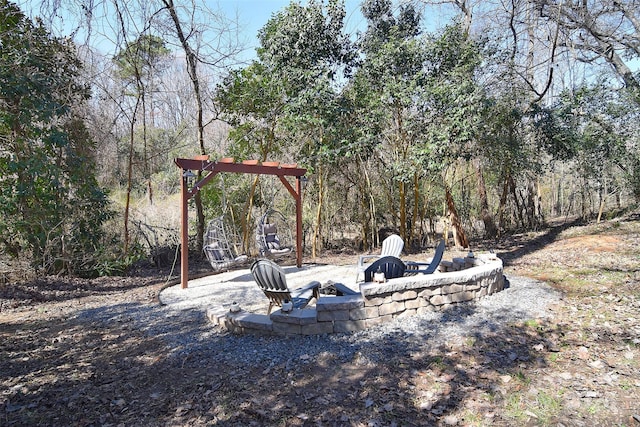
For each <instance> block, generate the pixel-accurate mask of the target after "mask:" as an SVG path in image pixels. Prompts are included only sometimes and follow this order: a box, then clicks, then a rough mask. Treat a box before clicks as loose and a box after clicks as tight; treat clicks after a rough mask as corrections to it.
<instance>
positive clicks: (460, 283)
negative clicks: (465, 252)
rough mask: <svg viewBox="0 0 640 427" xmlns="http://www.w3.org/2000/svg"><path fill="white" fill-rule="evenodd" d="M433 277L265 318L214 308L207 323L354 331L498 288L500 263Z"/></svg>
mask: <svg viewBox="0 0 640 427" xmlns="http://www.w3.org/2000/svg"><path fill="white" fill-rule="evenodd" d="M439 270H440V271H439V272H438V273H435V274H431V275H424V274H416V275H413V276H406V277H401V278H397V279H392V280H389V281H387V282H385V283H364V284H362V285H361V286H360V294H357V295H348V296H322V297H321V298H320V299H318V301H317V302H316V306H315V307H308V308H304V309H294V310H293V311H291V312H289V313H284V312H282V311H281V310H277V311H275V312H274V313H272V314H271V315H269V316H267V315H261V314H255V313H248V312H244V311H240V312H238V313H231V312H229V311H228V310H226V309H224V308H222V307H217V308H213V309H210V310H208V312H207V315H208V317H209V319H210V320H211V321H212V322H214V323H217V324H219V325H221V326H223V327H225V328H227V329H228V330H230V331H232V332H235V333H254V334H274V335H291V334H298V335H300V334H301V335H317V334H330V333H344V332H355V331H359V330H362V329H366V328H370V327H374V326H376V325H379V324H381V323H384V322H388V321H391V320H393V319H394V318H396V317H400V316H410V315H416V314H418V315H419V314H423V313H426V312H430V311H440V310H446V309H447V308H449V307H452V306H454V305H457V304H464V303H467V302H469V301H473V300H477V299H480V298H483V297H485V296H487V295H491V294H494V293H496V292H499V291H501V290H502V289H504V283H505V279H504V275H503V266H502V261H501V260H500V259H499V258H497V257H495V256H492V255H490V254H488V255H484V256H478V257H467V258H454V259H453V260H452V261H451V262H447V261H443V262H442V263H440V266H439Z"/></svg>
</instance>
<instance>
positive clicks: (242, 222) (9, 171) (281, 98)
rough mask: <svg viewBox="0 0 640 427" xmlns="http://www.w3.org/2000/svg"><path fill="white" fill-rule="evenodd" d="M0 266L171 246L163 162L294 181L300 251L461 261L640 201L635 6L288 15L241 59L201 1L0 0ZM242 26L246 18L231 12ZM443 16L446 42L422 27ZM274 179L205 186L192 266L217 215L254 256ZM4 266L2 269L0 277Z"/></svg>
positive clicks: (607, 3) (72, 261)
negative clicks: (285, 166) (562, 222)
mask: <svg viewBox="0 0 640 427" xmlns="http://www.w3.org/2000/svg"><path fill="white" fill-rule="evenodd" d="M0 6H1V9H2V12H1V14H0V211H1V215H0V259H2V261H0V263H1V264H2V267H3V269H5V270H6V269H8V268H9V267H8V266H10V265H13V264H12V263H15V262H17V261H20V262H23V263H24V262H25V261H26V262H28V264H29V269H31V270H32V271H35V272H38V273H56V274H58V273H69V274H79V275H95V274H112V273H116V272H121V271H124V270H125V269H126V268H127V267H128V266H129V265H131V264H132V263H133V262H135V261H136V260H138V259H140V258H146V257H156V259H159V258H158V257H159V256H160V254H161V252H162V250H163V249H169V250H172V249H175V248H176V246H177V242H178V227H179V197H178V192H179V185H180V173H181V171H179V170H178V169H177V168H176V166H175V165H174V163H173V159H174V158H176V157H192V156H194V155H199V154H208V155H210V156H211V158H212V159H216V158H219V157H234V158H235V159H236V161H241V160H244V159H257V160H260V161H267V160H269V161H280V162H283V163H297V164H298V166H300V167H305V168H307V169H308V174H307V175H308V177H309V182H308V185H307V186H306V188H305V190H304V234H305V236H304V242H305V248H306V250H308V251H310V252H311V254H312V255H313V256H317V255H318V254H319V253H320V252H321V251H322V250H325V249H341V248H344V247H349V248H353V249H356V250H361V251H365V250H369V249H370V248H372V247H374V246H376V245H378V244H379V243H380V240H381V238H382V237H384V235H385V234H386V233H388V232H391V231H393V232H397V233H399V234H400V235H401V236H402V237H403V239H404V240H405V242H406V243H405V248H406V250H407V251H411V250H417V249H420V248H424V247H428V246H432V243H433V240H434V239H435V236H436V234H437V233H443V232H447V231H448V230H451V231H452V232H453V237H454V240H455V243H456V244H457V245H459V246H462V247H465V246H467V245H468V240H469V239H470V238H471V237H474V236H478V237H485V238H493V237H496V236H498V235H499V234H501V233H505V232H513V231H515V230H529V229H536V228H539V227H541V226H543V225H544V223H545V221H546V220H548V219H549V218H554V217H559V216H574V215H578V216H581V217H583V218H588V217H593V216H598V217H600V216H601V215H603V213H606V212H611V211H615V210H622V209H625V208H629V207H634V206H637V204H638V202H639V201H640V146H639V139H640V132H639V130H638V127H639V123H640V120H639V117H638V116H639V114H638V113H639V111H640V109H639V106H640V75H639V73H638V64H639V62H638V61H639V57H640V11H639V10H640V4H638V3H637V2H635V1H622V2H621V1H613V0H604V1H591V0H586V1H581V2H575V1H561V2H557V1H551V0H513V1H511V2H493V1H484V0H483V1H472V0H451V1H446V0H445V1H442V0H438V1H429V0H420V1H418V0H415V1H403V2H391V1H389V0H364V1H363V2H362V5H361V9H362V13H363V16H364V18H365V20H366V26H364V27H363V28H362V30H361V31H358V32H357V33H355V34H354V33H348V32H347V31H346V29H345V24H344V21H345V8H344V5H343V3H342V2H341V1H338V0H328V1H319V0H311V1H308V2H304V3H296V2H292V3H291V4H290V5H289V6H288V7H286V8H284V9H283V10H281V11H279V12H278V13H277V14H274V15H273V16H272V17H271V19H270V20H269V21H268V23H267V24H266V25H265V26H264V27H263V28H262V29H261V30H260V32H259V35H258V39H259V42H260V47H259V48H258V50H257V53H256V55H255V58H254V59H252V60H250V61H247V60H244V61H243V60H242V58H243V57H245V55H243V45H242V43H240V38H239V34H240V31H239V22H238V20H237V19H236V18H235V17H232V16H226V15H225V14H224V13H222V12H221V10H218V9H216V8H214V7H209V6H206V5H203V4H201V2H196V1H194V2H189V1H182V0H180V1H175V2H174V0H152V1H138V0H133V1H131V0H127V1H126V2H125V1H123V0H95V1H93V2H90V3H87V2H84V1H80V0H59V1H43V2H35V3H33V4H32V3H30V2H24V3H23V4H20V5H17V4H15V3H11V2H8V1H7V0H0ZM247 13H250V12H247ZM435 13H437V14H440V15H444V16H451V17H452V18H451V19H450V20H449V21H448V22H447V23H446V25H444V26H442V27H441V28H430V27H429V26H427V22H430V21H427V20H425V19H424V17H429V16H432V15H433V14H435ZM268 209H277V210H278V211H280V212H282V213H283V214H284V215H285V217H287V216H288V217H290V218H291V219H292V220H293V209H294V206H293V200H292V199H291V198H290V196H289V195H288V193H287V192H286V191H285V189H284V187H282V185H281V184H280V183H279V182H277V181H275V180H273V179H272V178H269V177H250V176H241V175H225V176H222V175H219V176H218V177H216V178H215V180H214V181H213V182H212V183H211V184H209V185H208V186H207V187H206V188H205V189H204V190H203V191H202V192H201V193H200V194H199V195H198V196H197V197H196V198H195V200H194V202H193V206H192V209H191V212H192V213H193V215H194V217H193V220H192V221H191V224H192V226H193V229H192V230H191V234H192V235H193V250H194V251H195V252H196V253H199V252H200V250H199V248H201V247H202V239H203V232H204V230H205V227H206V223H207V221H208V220H210V219H211V218H213V217H216V216H220V215H224V216H225V218H227V220H228V221H229V223H231V224H233V227H234V228H235V229H237V230H238V232H239V233H241V234H242V235H243V239H242V240H243V242H244V246H245V247H244V248H243V252H248V253H251V251H252V250H253V249H252V247H251V243H252V241H253V240H252V239H253V238H252V234H253V233H254V232H255V221H256V219H257V217H259V216H260V215H261V214H262V213H264V212H265V211H267V210H268ZM11 268H14V267H11Z"/></svg>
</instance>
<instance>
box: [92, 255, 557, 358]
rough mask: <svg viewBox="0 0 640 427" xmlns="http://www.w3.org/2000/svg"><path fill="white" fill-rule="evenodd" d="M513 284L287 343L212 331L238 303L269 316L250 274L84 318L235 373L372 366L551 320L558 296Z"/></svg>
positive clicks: (315, 270) (323, 270)
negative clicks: (328, 364) (222, 308)
mask: <svg viewBox="0 0 640 427" xmlns="http://www.w3.org/2000/svg"><path fill="white" fill-rule="evenodd" d="M345 269H346V267H336V266H309V267H303V269H302V270H301V271H300V272H299V275H296V276H295V277H293V283H297V280H296V279H298V280H299V281H300V283H302V282H304V281H306V280H307V279H308V278H310V277H313V278H314V279H315V280H320V281H321V282H322V281H323V280H324V279H326V278H327V277H336V271H338V272H340V273H345V274H346V275H347V276H343V277H349V276H348V275H349V274H351V275H352V269H349V270H348V272H347V270H345ZM343 270H344V271H343ZM288 273H289V272H288ZM288 277H289V274H288ZM507 279H508V284H507V286H508V287H507V288H506V289H505V290H503V291H502V292H499V293H497V294H494V295H491V296H488V297H485V298H483V299H482V300H479V301H477V302H471V303H468V304H464V305H461V306H458V307H455V308H452V309H449V310H447V311H445V312H437V313H428V314H425V315H415V316H404V317H400V318H398V319H395V320H394V321H392V322H389V323H386V324H383V325H380V326H379V327H375V328H370V329H368V330H365V331H361V332H357V333H352V334H334V335H322V336H292V337H286V338H285V337H259V336H250V335H246V336H238V335H234V334H231V333H229V332H227V331H226V330H224V329H222V328H220V327H217V326H214V325H212V324H211V323H210V322H209V321H208V320H207V318H206V310H207V309H208V308H210V307H212V306H216V305H228V304H230V303H231V302H232V301H235V300H240V301H245V302H243V308H245V309H253V308H258V309H259V310H265V311H266V307H267V304H265V303H264V301H265V299H264V296H263V295H262V294H261V292H260V291H259V289H258V288H257V286H255V284H254V283H252V282H250V275H249V273H248V271H244V270H241V271H235V272H230V273H224V275H217V276H210V277H209V278H204V279H199V280H196V281H191V282H190V284H189V286H190V287H189V288H188V289H187V290H184V289H180V287H179V285H178V286H174V287H171V288H167V289H165V290H164V291H163V292H162V293H161V295H160V300H161V302H162V303H163V305H161V306H148V305H142V306H141V305H137V304H131V305H128V304H123V305H118V306H110V307H101V308H97V309H95V310H90V311H85V312H83V314H82V316H88V317H90V318H92V319H93V320H94V321H96V320H98V321H103V322H106V323H109V322H114V321H115V322H123V323H131V324H132V326H133V327H135V328H137V329H140V330H142V331H144V332H145V333H147V334H149V335H151V336H156V337H161V338H162V339H163V340H164V341H165V342H166V345H167V351H170V352H171V353H172V356H173V357H175V358H178V359H184V358H187V357H188V358H189V359H190V360H202V361H203V366H204V365H206V363H207V362H206V361H207V360H210V359H211V358H216V359H217V360H220V361H221V362H224V363H227V364H230V365H232V366H237V367H242V366H246V365H247V362H250V363H253V364H258V365H260V366H265V367H269V366H276V365H279V364H281V363H286V364H287V365H288V366H289V368H295V367H297V366H299V365H304V364H307V363H310V362H311V361H313V360H315V359H316V358H318V357H319V356H323V355H327V354H330V355H331V356H332V357H334V358H336V359H337V360H340V361H351V360H354V358H356V359H358V360H360V363H362V364H369V363H377V362H380V361H384V360H385V359H387V358H388V355H389V354H390V352H393V353H394V354H398V353H405V354H411V353H412V352H418V351H420V349H423V347H424V343H425V342H430V343H431V344H432V345H433V346H434V347H435V346H444V347H447V346H451V345H455V344H457V343H460V342H462V341H464V340H466V339H469V338H474V339H482V336H483V335H485V334H490V333H492V332H494V331H496V330H500V329H501V328H504V326H505V325H509V324H512V323H515V322H519V321H523V320H527V319H539V318H546V317H548V316H549V315H550V314H549V308H550V307H551V306H552V305H553V304H555V303H557V302H558V301H560V299H561V295H560V293H559V292H557V291H555V290H553V289H552V288H551V287H549V286H547V285H545V284H544V283H542V282H540V281H536V280H533V279H528V278H523V277H508V278H507ZM227 280H228V281H227ZM291 283H292V281H289V284H290V285H291ZM225 285H231V286H225ZM350 285H352V284H350ZM231 289H233V291H231ZM254 298H255V299H254ZM248 301H255V302H248ZM260 312H261V311H260Z"/></svg>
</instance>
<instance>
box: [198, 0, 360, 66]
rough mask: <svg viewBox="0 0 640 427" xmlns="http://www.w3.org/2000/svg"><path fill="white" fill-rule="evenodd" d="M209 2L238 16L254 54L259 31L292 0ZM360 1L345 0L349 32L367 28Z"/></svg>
mask: <svg viewBox="0 0 640 427" xmlns="http://www.w3.org/2000/svg"><path fill="white" fill-rule="evenodd" d="M208 3H209V4H210V7H211V8H212V9H216V5H217V7H218V8H219V9H220V10H222V11H223V12H224V13H225V15H226V16H228V17H234V16H236V15H237V16H238V19H239V21H240V25H241V26H242V30H243V31H242V34H243V36H244V38H246V39H247V41H248V43H249V46H248V49H249V52H248V53H247V55H249V56H252V55H253V54H254V53H255V49H256V48H257V47H258V39H257V36H258V31H259V30H260V29H261V28H262V27H264V26H265V24H266V23H267V21H268V20H269V19H270V18H271V17H272V16H273V15H274V14H276V13H277V12H279V11H281V10H283V9H284V8H285V7H287V6H288V5H289V4H290V3H291V0H217V1H216V0H209V2H208ZM300 3H301V4H306V1H305V0H300ZM360 3H362V0H345V9H346V16H345V28H346V31H347V32H348V33H355V32H356V31H357V30H359V29H360V30H364V29H365V28H366V21H365V19H364V17H363V16H362V13H361V12H360Z"/></svg>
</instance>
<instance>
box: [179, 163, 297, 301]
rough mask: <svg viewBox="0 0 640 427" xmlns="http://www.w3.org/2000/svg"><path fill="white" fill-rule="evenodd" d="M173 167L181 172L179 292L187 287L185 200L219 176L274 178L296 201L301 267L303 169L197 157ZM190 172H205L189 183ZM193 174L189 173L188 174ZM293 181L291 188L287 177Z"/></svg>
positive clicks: (277, 164)
mask: <svg viewBox="0 0 640 427" xmlns="http://www.w3.org/2000/svg"><path fill="white" fill-rule="evenodd" d="M174 162H175V164H176V165H177V166H178V167H179V168H180V169H182V174H181V176H182V179H181V180H180V193H181V195H182V197H181V222H180V244H181V247H182V249H181V251H180V252H181V254H180V282H181V285H182V288H183V289H185V288H187V287H188V282H189V210H188V209H189V208H188V204H189V199H190V198H192V197H193V196H195V195H196V194H197V193H198V191H200V189H202V188H203V187H204V186H205V185H207V183H208V182H209V181H211V179H212V178H213V177H214V176H216V175H217V174H219V173H220V172H231V173H246V174H254V175H276V176H277V177H278V178H280V181H281V182H282V184H283V185H284V186H285V188H286V189H287V190H288V191H289V193H290V194H291V195H292V196H293V198H294V199H295V201H296V265H297V266H298V267H301V266H302V183H301V178H302V177H303V176H304V175H305V174H306V173H307V170H306V169H302V168H298V167H297V165H296V164H280V163H279V162H263V163H262V164H259V162H258V161H255V160H245V161H244V162H242V163H234V161H233V159H232V158H224V159H220V160H217V161H210V160H209V156H197V157H195V158H193V159H179V158H178V159H175V160H174ZM190 171H201V172H208V173H207V174H206V176H204V177H203V178H202V179H200V181H198V182H196V183H194V184H193V185H191V184H190V183H189V175H190V173H189V172H190ZM191 173H193V172H191ZM289 176H293V177H295V179H296V182H295V188H294V187H293V186H292V185H291V183H290V182H289V180H288V179H287V177H289Z"/></svg>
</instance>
